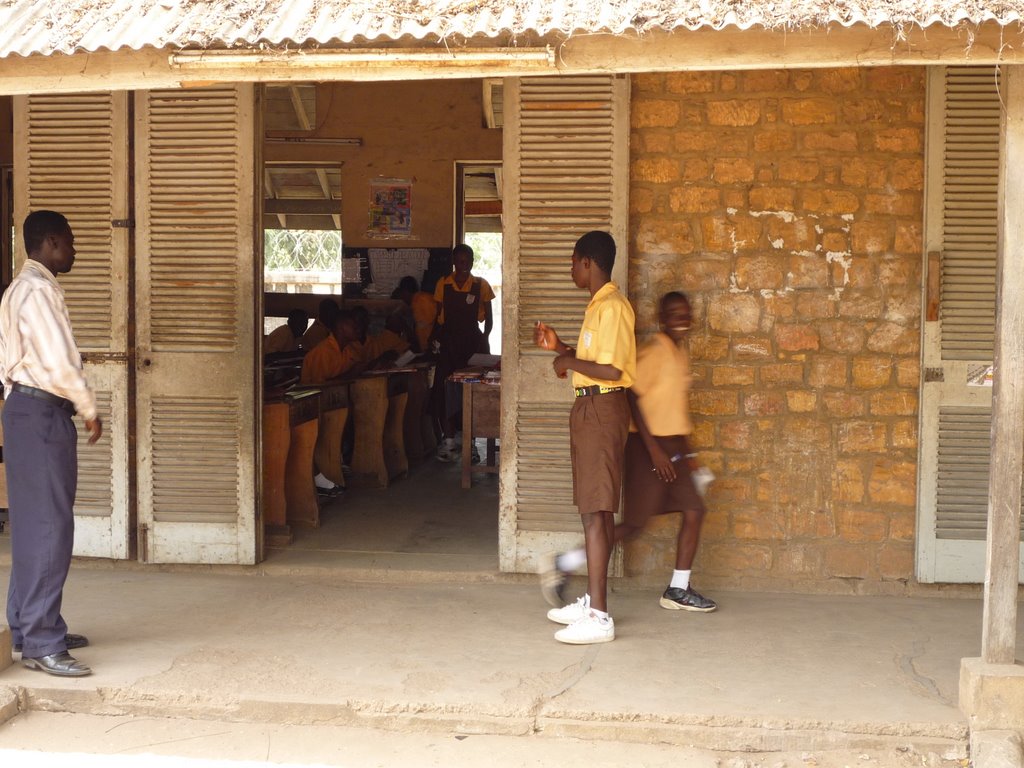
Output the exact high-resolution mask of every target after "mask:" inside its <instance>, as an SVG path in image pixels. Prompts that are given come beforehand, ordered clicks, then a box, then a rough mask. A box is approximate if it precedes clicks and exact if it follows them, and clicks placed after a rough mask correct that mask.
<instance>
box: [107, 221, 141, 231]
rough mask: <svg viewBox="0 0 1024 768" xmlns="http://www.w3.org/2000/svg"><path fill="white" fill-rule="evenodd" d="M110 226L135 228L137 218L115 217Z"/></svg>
mask: <svg viewBox="0 0 1024 768" xmlns="http://www.w3.org/2000/svg"><path fill="white" fill-rule="evenodd" d="M110 226H112V227H116V228H119V229H135V219H114V220H113V221H111V222H110Z"/></svg>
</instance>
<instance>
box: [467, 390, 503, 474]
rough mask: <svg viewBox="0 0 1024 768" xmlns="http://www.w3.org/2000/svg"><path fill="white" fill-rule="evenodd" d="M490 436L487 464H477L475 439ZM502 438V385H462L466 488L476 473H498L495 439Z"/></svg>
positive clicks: (488, 439) (488, 437)
mask: <svg viewBox="0 0 1024 768" xmlns="http://www.w3.org/2000/svg"><path fill="white" fill-rule="evenodd" d="M475 437H485V438H487V457H486V462H485V463H484V464H478V465H476V466H473V438H475ZM499 437H501V386H500V385H498V384H485V383H483V382H481V381H474V382H463V384H462V487H463V488H469V487H470V486H471V485H472V484H473V479H472V473H473V472H487V473H490V474H496V473H497V472H498V467H496V466H495V461H494V454H495V449H496V445H495V440H496V439H497V438H499Z"/></svg>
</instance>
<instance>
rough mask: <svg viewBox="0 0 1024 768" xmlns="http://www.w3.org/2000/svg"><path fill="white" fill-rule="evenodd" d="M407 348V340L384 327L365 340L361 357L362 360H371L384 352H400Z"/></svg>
mask: <svg viewBox="0 0 1024 768" xmlns="http://www.w3.org/2000/svg"><path fill="white" fill-rule="evenodd" d="M408 348H409V342H408V341H406V340H405V339H403V338H402V337H401V336H399V335H398V334H397V333H395V332H394V331H390V330H388V329H387V328H385V329H384V330H383V331H381V332H380V333H378V334H377V335H376V336H371V337H370V338H368V339H367V340H366V344H365V345H364V346H363V349H362V353H361V356H362V359H363V361H364V362H367V363H369V362H373V361H374V360H376V359H377V358H378V357H380V356H381V355H383V354H384V353H385V352H398V353H399V354H401V353H402V352H405V350H407V349H408Z"/></svg>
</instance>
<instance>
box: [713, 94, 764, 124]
mask: <svg viewBox="0 0 1024 768" xmlns="http://www.w3.org/2000/svg"><path fill="white" fill-rule="evenodd" d="M707 108H708V123H709V124H710V125H720V126H744V125H756V124H757V123H758V122H760V120H761V102H760V100H759V99H730V100H728V101H709V102H708V104H707Z"/></svg>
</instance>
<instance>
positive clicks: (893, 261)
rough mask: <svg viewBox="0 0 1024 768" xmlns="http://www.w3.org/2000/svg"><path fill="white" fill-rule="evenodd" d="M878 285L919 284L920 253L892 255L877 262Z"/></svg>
mask: <svg viewBox="0 0 1024 768" xmlns="http://www.w3.org/2000/svg"><path fill="white" fill-rule="evenodd" d="M878 283H879V285H911V286H920V284H921V255H920V253H918V254H917V255H916V257H913V256H909V255H908V256H893V257H891V258H885V259H881V260H879V262H878Z"/></svg>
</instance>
